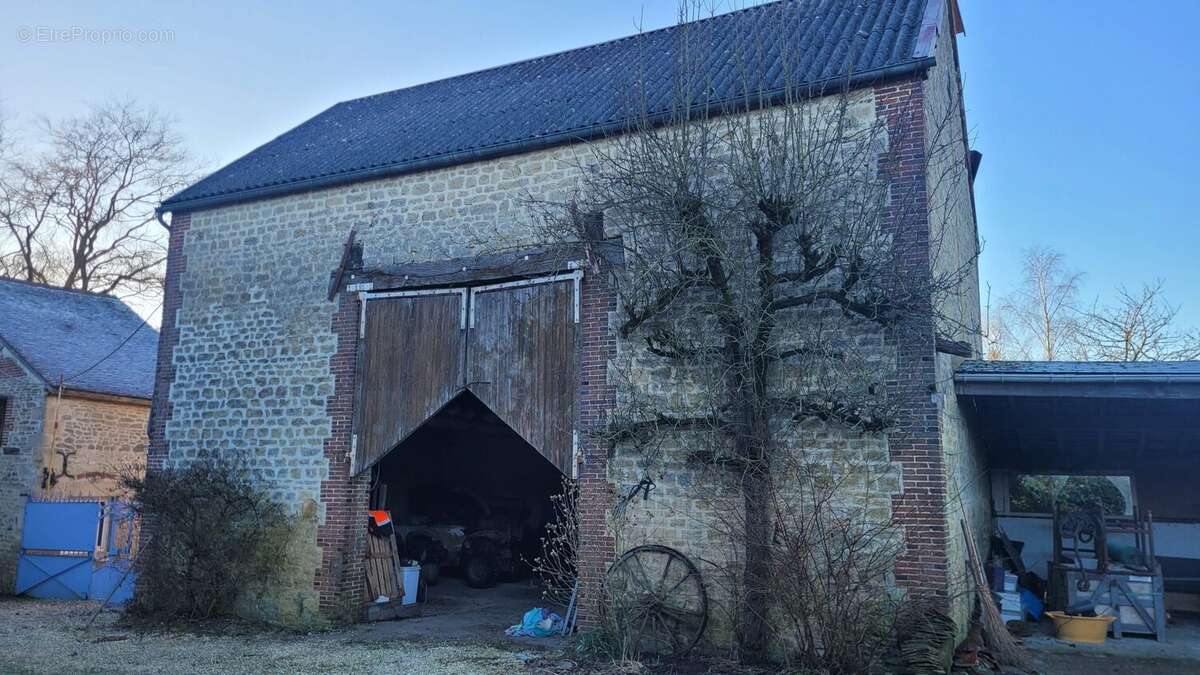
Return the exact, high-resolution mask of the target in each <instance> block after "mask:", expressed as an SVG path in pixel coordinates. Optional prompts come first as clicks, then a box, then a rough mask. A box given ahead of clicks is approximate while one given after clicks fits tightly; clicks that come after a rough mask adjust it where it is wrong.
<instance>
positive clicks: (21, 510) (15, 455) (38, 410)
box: [0, 347, 46, 594]
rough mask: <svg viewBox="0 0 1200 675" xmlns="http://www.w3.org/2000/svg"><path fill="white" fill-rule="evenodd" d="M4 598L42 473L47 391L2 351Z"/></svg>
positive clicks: (0, 590)
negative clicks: (31, 498) (27, 505)
mask: <svg viewBox="0 0 1200 675" xmlns="http://www.w3.org/2000/svg"><path fill="white" fill-rule="evenodd" d="M0 399H4V417H3V419H2V420H0V594H7V593H12V592H13V589H14V584H15V583H16V571H17V553H18V549H19V548H20V547H21V525H22V521H23V519H24V517H25V501H26V499H27V498H28V497H29V495H30V494H31V493H32V491H33V488H34V486H35V485H36V481H37V475H38V472H39V470H40V469H41V465H40V463H39V460H40V455H39V452H38V451H39V449H40V446H41V440H42V419H43V418H44V416H45V406H46V387H45V385H44V384H43V383H42V381H41V379H40V378H38V377H36V376H35V375H33V374H31V373H30V372H29V371H27V370H26V369H25V368H24V367H23V366H22V364H21V363H20V362H19V360H18V359H17V357H16V356H15V355H14V354H12V353H11V352H8V351H6V350H5V349H4V348H3V347H0Z"/></svg>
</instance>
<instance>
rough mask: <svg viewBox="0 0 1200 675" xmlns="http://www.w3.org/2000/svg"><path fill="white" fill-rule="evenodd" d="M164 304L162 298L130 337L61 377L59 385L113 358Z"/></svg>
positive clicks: (81, 375) (85, 373)
mask: <svg viewBox="0 0 1200 675" xmlns="http://www.w3.org/2000/svg"><path fill="white" fill-rule="evenodd" d="M162 306H163V303H162V300H159V301H158V306H157V307H155V308H154V309H153V310H152V311H151V312H150V313H149V314H147V315H146V317H145V318H143V319H142V322H141V323H140V324H138V327H137V328H135V329H133V332H132V333H130V334H129V336H128V337H126V338H125V339H124V340H121V343H120V344H118V345H117V346H116V347H114V348H113V350H112V351H110V352H109V353H107V354H105V355H104V356H103V357H101V358H100V360H99V361H96V362H95V363H93V364H92V365H90V366H88V367H87V368H84V369H83V370H81V371H79V372H78V373H75V374H74V375H72V376H70V377H66V378H62V379H60V380H59V386H62V384H64V383H66V382H70V381H71V380H74V379H76V378H79V377H83V376H84V375H87V374H88V373H90V372H92V371H93V370H95V369H96V368H97V367H98V366H99V365H100V364H101V363H104V362H105V361H107V360H109V359H110V358H112V355H113V354H116V353H117V352H119V351H121V348H122V347H124V346H125V345H126V344H128V343H129V341H130V340H132V339H133V338H134V336H135V335H137V334H138V333H139V332H141V330H142V329H143V328H145V327H146V326H147V325H148V324H149V323H150V317H152V316H154V315H155V314H157V313H158V310H160V309H162Z"/></svg>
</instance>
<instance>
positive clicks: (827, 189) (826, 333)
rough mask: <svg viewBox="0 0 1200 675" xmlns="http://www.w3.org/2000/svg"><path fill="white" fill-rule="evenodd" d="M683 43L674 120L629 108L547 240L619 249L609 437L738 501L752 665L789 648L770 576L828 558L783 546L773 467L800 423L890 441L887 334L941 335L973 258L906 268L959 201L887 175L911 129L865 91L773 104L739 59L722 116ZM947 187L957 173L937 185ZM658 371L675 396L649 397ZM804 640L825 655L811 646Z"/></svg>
mask: <svg viewBox="0 0 1200 675" xmlns="http://www.w3.org/2000/svg"><path fill="white" fill-rule="evenodd" d="M679 39H680V44H679V49H678V52H677V58H678V59H679V64H678V69H677V72H678V73H679V77H678V81H677V83H676V89H675V96H674V98H673V100H672V101H671V103H670V109H669V110H668V111H667V112H666V113H663V112H662V111H661V108H660V109H658V110H657V111H656V110H655V109H654V107H653V106H651V105H649V103H648V102H647V101H646V100H645V99H644V98H643V99H640V100H635V101H633V102H632V104H631V105H632V106H633V109H635V110H640V111H642V112H641V113H640V114H639V115H638V116H637V122H636V123H635V124H634V125H633V126H632V128H631V129H630V130H629V131H630V133H626V134H623V135H619V136H615V137H612V138H609V139H607V140H606V141H605V142H603V143H598V144H595V145H594V146H593V147H592V148H591V152H590V153H588V154H587V156H586V157H585V158H584V159H581V161H580V163H581V165H582V166H581V168H583V169H585V170H584V171H582V172H581V174H582V175H583V179H582V185H581V186H580V189H579V191H578V193H577V194H576V195H575V196H574V198H573V199H570V200H568V201H566V202H559V203H544V202H543V203H538V204H535V205H534V206H535V208H536V209H537V212H538V215H539V216H540V217H541V220H542V222H543V223H544V224H545V231H546V232H545V234H546V237H547V239H550V240H569V241H585V242H590V243H593V244H596V243H598V240H599V238H600V237H601V232H600V230H599V228H597V227H596V220H597V216H596V214H603V218H604V222H605V223H611V224H612V225H613V226H614V228H615V229H614V231H613V232H612V234H619V235H620V237H621V245H622V249H623V253H624V263H623V265H621V266H620V267H619V269H610V272H611V274H612V277H611V281H612V283H613V284H614V286H615V288H616V290H617V293H618V296H619V305H620V310H619V312H620V317H619V322H618V326H617V330H618V334H619V336H620V338H621V339H622V340H623V341H624V342H625V343H626V344H629V345H631V347H630V350H629V351H627V353H626V354H625V356H624V358H623V360H622V361H621V363H620V365H619V366H618V367H617V368H618V370H619V371H621V373H622V374H621V375H620V376H619V377H620V379H622V380H623V382H621V383H620V384H619V385H618V387H619V390H620V392H619V395H618V400H619V404H618V410H617V411H616V413H615V414H614V415H613V417H612V419H611V423H610V425H609V426H608V427H607V429H606V431H605V432H604V436H605V437H606V439H607V440H608V441H609V442H611V443H612V444H613V445H614V446H619V447H621V448H626V449H629V450H630V451H631V452H633V453H634V454H635V455H637V456H639V457H641V458H642V460H641V461H642V464H643V466H647V467H648V466H651V465H652V464H653V462H654V461H655V457H656V456H658V457H661V454H662V452H663V450H664V448H676V449H683V448H686V450H685V451H684V452H685V454H686V455H687V461H688V462H690V463H692V465H694V466H702V467H710V468H712V469H714V471H713V472H709V473H711V474H712V475H715V476H718V477H715V478H713V481H714V482H716V483H720V484H721V487H720V488H719V489H720V490H732V491H733V494H735V495H736V501H737V502H738V504H739V505H740V506H739V508H738V509H737V513H738V514H740V515H739V517H738V518H737V525H736V527H733V528H728V532H726V534H727V535H728V536H729V537H731V538H732V541H730V544H731V550H738V551H741V552H742V554H741V555H739V556H737V559H736V569H733V568H732V567H731V568H730V569H728V570H727V571H728V572H729V575H728V576H729V577H730V578H735V579H737V580H738V582H737V584H736V586H737V587H736V594H737V600H736V608H735V610H734V611H733V615H734V616H735V617H736V621H737V637H738V641H739V644H740V645H741V649H742V650H743V652H744V653H747V654H751V655H761V654H762V653H763V651H764V649H765V648H766V645H767V644H768V643H769V642H770V641H771V640H772V639H773V638H776V637H779V635H778V634H777V633H774V632H773V631H774V630H776V629H777V628H778V626H777V625H775V624H772V623H771V621H770V619H769V617H770V615H771V614H772V612H773V611H775V610H776V609H778V607H777V605H775V604H774V603H775V602H777V601H778V600H779V595H778V593H777V590H778V588H777V584H779V583H781V582H780V575H779V574H778V566H777V565H776V564H775V562H773V561H775V560H776V559H777V558H778V557H780V556H781V555H782V556H785V557H787V558H788V559H789V560H790V559H793V558H795V557H796V556H797V555H799V557H800V558H802V559H817V558H820V556H819V555H818V554H817V552H815V551H811V552H808V554H807V556H808V557H807V558H806V557H805V555H804V554H795V553H794V552H791V553H789V552H786V551H782V549H781V548H780V547H781V546H782V544H780V539H779V535H780V532H779V531H778V526H779V524H780V523H781V522H783V521H782V520H781V519H780V518H779V515H780V513H779V512H778V510H779V509H782V508H792V507H789V506H788V504H791V505H793V506H794V505H795V504H797V502H796V501H794V500H789V499H786V498H784V495H785V494H786V491H788V490H791V489H793V488H794V486H793V485H791V484H790V482H791V481H790V480H787V479H785V478H784V476H781V475H780V473H779V471H780V467H781V466H783V464H781V461H780V460H781V458H782V457H784V456H785V455H786V456H789V457H796V453H799V457H800V458H803V457H808V455H807V454H806V451H807V450H808V449H806V448H795V447H793V446H792V445H791V439H794V438H795V429H796V427H797V426H798V425H802V424H807V423H811V422H814V421H816V422H820V423H827V424H831V425H834V426H838V427H840V428H843V429H846V430H847V432H848V433H851V434H867V435H870V434H878V433H879V432H881V431H883V430H886V429H888V428H889V427H890V426H891V424H892V423H893V421H894V419H895V414H896V410H895V406H896V405H897V401H895V400H893V398H892V397H890V396H889V392H888V388H887V386H885V381H886V380H887V379H888V374H889V369H888V366H887V365H886V363H887V359H886V355H885V353H886V347H885V342H886V339H885V335H887V334H888V333H889V331H899V330H905V329H914V330H919V329H920V328H919V327H920V326H928V327H932V326H934V325H935V324H936V323H938V321H937V319H938V317H937V316H935V315H936V313H937V309H938V307H939V306H940V305H939V302H940V299H941V298H943V297H944V296H946V295H947V294H950V293H954V292H957V291H958V290H959V289H960V288H961V284H962V283H963V280H964V277H965V275H966V274H967V273H968V272H969V270H971V269H973V268H972V267H971V266H972V265H973V264H974V259H973V258H970V259H968V260H966V261H965V262H964V263H963V264H959V265H954V266H943V265H938V264H933V265H931V266H930V267H925V268H923V269H914V268H913V266H912V265H911V264H910V263H909V262H907V261H912V260H929V256H930V253H929V250H931V249H932V250H934V251H936V250H938V248H939V247H938V246H937V243H938V242H936V241H934V242H929V241H928V240H923V239H921V238H920V237H915V238H914V237H911V236H908V235H909V234H910V233H913V232H920V231H921V228H922V227H923V225H922V224H923V223H924V222H925V221H924V219H925V218H926V217H927V215H928V213H929V211H930V210H933V209H932V205H931V204H930V203H929V199H939V198H944V199H946V200H952V199H955V198H957V196H958V195H959V194H960V192H958V191H953V190H938V189H936V187H937V186H933V188H934V189H930V190H929V194H930V195H931V197H929V198H928V199H927V198H926V197H925V194H926V193H925V191H924V188H925V187H926V185H925V184H924V181H925V178H924V177H922V178H921V184H920V185H919V188H920V189H914V188H917V187H918V186H917V185H916V184H915V183H913V184H904V183H902V182H898V181H896V180H894V178H896V177H897V176H899V175H900V171H899V169H900V167H899V162H900V161H901V158H900V155H901V154H902V153H899V152H897V153H895V154H893V153H891V152H889V143H892V144H895V143H898V142H899V139H902V138H904V137H905V134H906V131H907V130H908V129H910V128H911V126H910V125H911V124H913V123H915V120H890V121H889V120H880V119H877V118H876V117H875V115H874V105H873V97H872V96H871V95H870V92H867V93H866V94H863V93H861V92H854V91H852V90H850V89H849V88H845V89H842V90H838V89H836V88H835V89H833V90H828V89H827V90H824V91H820V92H816V91H812V90H809V89H806V88H803V87H789V86H785V88H784V90H783V91H782V92H779V91H773V92H771V95H770V98H769V100H768V97H767V94H766V93H762V92H759V94H758V95H755V94H754V93H753V92H755V91H757V90H756V87H758V86H760V83H759V81H758V80H757V79H756V77H757V75H756V73H760V72H763V71H764V70H765V69H762V68H761V67H760V68H755V67H754V65H753V64H752V63H750V61H751V59H747V63H745V64H741V67H742V77H743V79H744V81H745V87H746V89H747V97H746V98H745V99H744V100H742V101H741V102H739V103H732V104H730V103H722V104H720V105H716V104H713V103H711V102H709V101H708V100H707V99H705V92H707V91H709V86H708V84H709V83H708V82H707V81H706V80H704V78H703V76H702V75H703V70H702V69H700V68H696V67H695V66H696V63H694V62H693V61H692V59H697V58H703V54H702V52H703V50H702V49H695V52H697V53H692V50H693V48H694V45H693V44H691V43H690V42H689V40H688V37H687V35H686V30H682V29H681V31H680V38H679ZM784 49H785V51H786V48H784ZM733 58H734V59H735V60H736V59H737V57H736V56H734V57H733ZM784 61H785V63H786V62H787V59H786V58H785V59H784ZM785 68H786V65H785ZM632 89H633V90H635V91H636V86H635V87H633V88H632ZM818 94H825V96H823V97H818V96H817V95H818ZM766 104H769V105H766ZM660 105H661V104H660ZM918 114H920V113H918ZM958 119H960V118H959V111H958V109H957V108H956V109H954V110H953V111H949V112H948V113H947V115H946V118H945V119H939V120H928V121H926V124H927V133H928V134H929V142H928V143H927V144H926V147H927V148H931V149H934V148H945V149H946V150H947V151H949V152H953V153H957V154H956V155H955V156H954V157H955V159H954V160H953V161H951V162H949V163H948V166H951V167H954V166H957V167H959V168H960V169H963V168H965V162H964V161H963V159H964V157H965V149H964V147H963V144H962V142H961V141H960V142H958V143H957V144H954V143H944V142H941V141H939V137H941V136H942V135H943V134H948V133H951V129H952V128H954V127H953V126H952V124H953V123H954V122H956V121H957V120H958ZM951 178H954V179H963V174H962V173H957V174H956V175H955V172H953V171H948V172H947V176H945V177H942V179H945V180H950V179H951ZM964 180H965V179H964ZM944 206H951V205H944ZM952 210H953V209H951V208H947V209H946V212H949V211H952ZM930 236H931V237H932V236H933V235H930ZM594 250H595V251H597V252H596V254H595V257H596V259H597V260H599V259H600V257H601V254H600V253H599V250H600V249H599V247H597V248H596V249H594ZM914 326H915V327H917V328H912V327H914ZM633 345H640V349H639V348H634V347H633ZM647 371H653V372H654V373H656V375H655V377H660V378H661V377H663V376H664V373H666V374H667V375H666V377H670V378H673V381H671V382H669V383H664V382H661V381H660V383H659V384H658V385H656V386H650V387H646V386H642V385H641V384H639V382H645V378H644V377H641V376H640V374H644V373H645V372H647ZM809 461H812V462H819V461H820V460H819V459H818V458H816V457H809ZM805 464H806V462H805V461H801V459H796V460H795V461H794V462H793V461H789V462H788V463H787V464H786V465H787V466H793V467H799V466H804V465H805ZM790 475H791V474H790V473H789V474H788V476H789V477H790ZM781 482H783V483H789V484H787V485H784V484H781ZM706 489H707V488H705V487H701V486H697V487H696V491H697V492H699V493H704V492H705V491H706ZM714 489H715V488H714ZM848 494H849V493H847V494H846V495H844V496H847V497H848ZM826 515H828V513H827V514H826ZM850 521H852V522H854V523H857V522H859V521H857V520H854V519H850ZM825 525H827V526H829V527H832V528H838V527H840V526H839V525H838V523H836V522H833V521H827V522H825ZM807 531H809V532H814V530H811V529H810V530H807ZM843 534H844V533H843ZM833 539H838V536H836V535H834V536H832V537H831V538H830V539H823V540H822V541H821V542H817V541H815V540H812V541H809V542H808V543H809V544H812V545H818V544H820V545H825V544H827V543H828V542H829V541H831V540H833ZM796 543H797V540H796V539H795V538H792V539H789V541H788V542H787V545H788V546H791V545H794V544H796ZM872 569H873V570H877V569H878V568H877V567H876V566H875V565H872ZM873 580H874V581H877V582H879V583H880V584H882V582H883V579H881V578H879V577H878V576H876V577H874V578H873ZM840 600H841V601H842V602H846V603H852V602H855V601H856V597H844V598H841V599H840ZM848 614H853V612H849V613H848ZM792 625H793V627H795V626H796V625H798V624H792ZM856 630H857V629H856ZM793 637H795V636H792V635H789V636H788V638H789V639H790V638H793ZM809 637H810V638H812V637H813V636H812V635H810V636H809ZM814 639H820V638H819V637H818V638H814ZM805 644H806V646H808V647H812V651H811V653H812V654H817V653H819V652H820V649H819V646H818V645H816V644H814V642H813V641H812V639H809V640H808V641H806V642H805ZM806 653H807V652H806Z"/></svg>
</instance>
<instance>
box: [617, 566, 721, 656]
mask: <svg viewBox="0 0 1200 675" xmlns="http://www.w3.org/2000/svg"><path fill="white" fill-rule="evenodd" d="M608 591H609V594H610V595H611V597H612V603H613V606H612V609H613V612H614V617H613V618H614V619H615V620H616V621H617V622H619V623H618V626H619V628H620V629H621V630H622V632H623V633H624V635H625V637H626V638H628V640H629V645H630V646H631V647H632V648H633V649H635V650H637V651H638V652H654V653H658V654H670V655H673V656H681V655H683V654H686V653H688V652H689V651H691V650H692V648H693V647H695V646H696V643H697V642H699V641H700V637H701V636H702V635H703V634H704V627H705V626H706V625H707V624H708V594H707V593H706V592H705V590H704V579H703V578H701V576H700V570H698V569H696V566H695V565H693V564H692V561H691V560H688V559H687V556H685V555H683V554H682V553H680V552H679V551H676V550H675V549H673V548H670V547H667V546H659V545H656V544H652V545H647V546H638V547H637V548H632V549H630V550H628V551H626V552H625V554H624V555H622V556H621V557H620V559H618V560H617V562H616V563H615V564H614V565H613V566H612V568H610V569H609V571H608Z"/></svg>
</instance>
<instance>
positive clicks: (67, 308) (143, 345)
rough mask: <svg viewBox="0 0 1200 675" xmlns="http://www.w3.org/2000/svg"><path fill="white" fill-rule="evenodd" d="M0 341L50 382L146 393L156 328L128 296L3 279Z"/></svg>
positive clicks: (149, 386)
mask: <svg viewBox="0 0 1200 675" xmlns="http://www.w3.org/2000/svg"><path fill="white" fill-rule="evenodd" d="M0 316H3V317H4V318H3V320H0V340H3V342H4V343H5V344H6V345H8V347H10V348H11V349H13V350H14V351H16V353H17V355H18V356H19V357H21V359H22V360H23V361H24V362H25V363H26V364H27V365H28V366H29V367H30V368H31V369H33V370H34V371H35V372H36V373H37V374H38V375H39V376H40V377H41V378H42V379H43V380H44V381H45V382H46V383H47V384H49V385H57V384H58V382H59V378H60V377H61V378H62V379H63V384H64V386H65V387H66V388H68V389H74V390H79V391H88V392H94V393H99V394H110V395H114V396H130V397H134V398H143V399H149V398H151V397H152V396H153V394H154V367H155V359H156V355H157V352H158V332H157V331H155V330H154V329H153V328H151V327H150V326H148V325H146V323H145V322H144V321H143V320H142V318H141V317H139V316H138V315H137V314H135V313H134V311H133V310H132V309H130V308H129V307H128V306H127V305H126V304H125V303H123V302H121V301H120V300H118V299H117V298H114V297H112V296H109V295H98V294H95V293H85V292H82V291H73V290H67V289H63V288H55V287H51V286H43V285H40V284H31V283H26V282H23V281H17V280H14V279H5V278H0Z"/></svg>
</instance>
